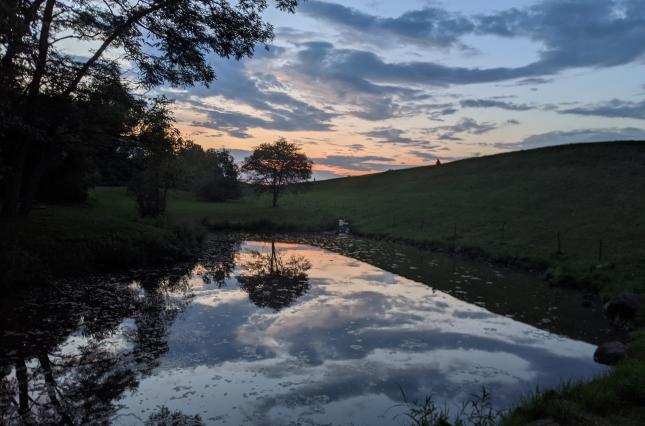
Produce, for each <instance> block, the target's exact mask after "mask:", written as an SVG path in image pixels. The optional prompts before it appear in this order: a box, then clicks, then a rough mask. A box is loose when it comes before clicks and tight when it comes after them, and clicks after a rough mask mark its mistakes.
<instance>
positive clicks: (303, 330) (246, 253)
mask: <svg viewBox="0 0 645 426" xmlns="http://www.w3.org/2000/svg"><path fill="white" fill-rule="evenodd" d="M276 248H277V250H278V251H279V256H280V257H281V258H283V259H289V258H293V257H296V258H297V257H300V256H302V257H303V258H304V259H306V260H307V261H308V262H309V263H310V268H308V270H307V271H306V273H307V275H308V290H307V291H306V292H304V294H302V295H301V296H300V297H299V298H298V299H297V300H293V301H291V300H289V302H288V303H287V304H285V306H284V307H281V308H280V307H277V306H273V307H265V308H258V307H257V306H256V305H254V304H253V303H251V302H250V301H249V297H248V293H247V292H245V291H243V290H240V287H239V283H238V281H239V280H240V278H239V276H240V273H241V271H243V270H244V268H243V267H242V268H241V269H240V267H239V265H245V264H248V263H249V262H253V261H254V256H253V255H252V254H250V252H260V253H264V254H265V256H266V255H268V254H269V253H270V252H271V245H270V244H268V243H257V242H250V243H245V244H244V245H243V246H242V247H241V253H239V254H238V255H237V259H236V264H237V265H238V267H237V268H236V270H235V271H234V272H233V274H231V276H230V277H229V278H227V279H225V280H224V281H223V283H221V284H222V285H218V284H217V283H211V284H210V285H204V280H203V279H202V277H201V275H200V270H199V268H197V269H196V274H195V276H194V277H193V278H191V286H192V291H193V293H194V299H193V302H192V304H191V305H190V306H189V307H188V308H187V309H186V311H185V312H184V313H183V314H182V315H180V316H179V317H178V318H177V320H176V321H175V322H174V324H173V326H172V328H171V330H170V334H169V337H168V345H169V348H170V350H169V352H168V354H167V355H165V356H164V357H163V358H162V359H161V366H160V367H159V368H158V370H157V371H156V372H155V374H154V375H153V376H151V377H149V378H147V379H145V380H143V381H142V382H141V384H140V386H139V389H138V391H137V392H135V393H134V394H133V395H131V396H128V397H126V398H124V399H123V400H122V401H121V403H123V404H125V405H126V406H128V407H130V408H129V409H125V410H123V412H122V413H121V414H124V413H126V412H131V413H133V414H136V415H137V416H139V417H143V418H145V417H146V413H147V411H146V410H147V409H149V408H151V407H154V406H155V405H159V404H165V405H167V406H168V407H170V408H171V409H180V410H182V411H183V412H184V413H190V414H196V413H197V414H200V415H202V418H203V419H204V420H206V421H210V422H215V421H221V422H224V421H226V422H227V423H228V424H240V423H255V424H286V423H289V422H294V423H295V422H303V423H305V424H306V423H308V422H311V423H330V422H331V423H334V424H350V423H353V424H378V423H383V424H391V423H392V421H393V418H394V417H395V416H396V415H397V414H398V413H400V412H401V410H402V408H401V407H396V406H397V404H399V402H400V401H401V389H403V390H404V391H405V393H406V395H407V397H408V398H409V399H416V398H423V397H424V396H426V395H429V394H432V395H434V396H435V397H436V398H437V399H438V400H443V401H447V402H448V403H459V402H461V401H463V400H465V399H467V398H468V396H469V394H471V393H476V392H477V391H478V389H479V388H480V386H481V385H484V384H485V385H488V386H490V387H491V389H493V393H494V398H495V403H496V404H498V405H499V406H506V405H508V404H510V403H511V402H512V401H514V400H515V399H516V398H517V396H518V395H519V393H522V392H530V391H532V390H534V389H535V387H536V386H537V385H540V386H553V385H556V384H557V383H559V382H561V381H563V380H568V379H577V378H583V377H589V376H591V375H593V374H597V373H599V372H601V371H603V368H602V367H600V366H598V365H596V364H594V363H593V361H592V360H591V355H592V353H593V349H594V348H593V346H591V345H589V344H586V343H582V342H577V341H573V340H570V339H567V338H563V337H559V336H557V335H553V334H550V333H547V332H544V331H541V330H539V329H536V328H534V327H531V326H528V325H525V324H522V323H519V322H516V321H514V320H512V319H509V318H506V317H502V316H498V315H495V314H492V313H490V312H488V311H486V310H484V309H482V308H480V307H478V306H475V305H471V304H468V303H465V302H462V301H460V300H458V299H455V298H454V297H451V296H449V295H446V294H445V293H442V292H436V291H433V290H432V289H431V288H429V287H427V286H425V285H422V284H419V283H415V282H413V281H410V280H407V279H405V278H402V277H399V276H397V275H394V274H391V273H389V272H386V271H383V270H380V269H378V268H375V267H373V266H370V265H368V264H365V263H362V262H359V261H356V260H353V259H350V258H346V257H343V256H339V255H337V254H333V253H331V252H327V251H323V250H321V249H317V248H312V247H307V246H297V245H290V244H278V243H276ZM264 291H265V293H266V294H265V296H266V297H269V298H271V297H273V296H274V295H272V294H271V290H264ZM278 293H280V292H279V291H278ZM265 306H266V305H265ZM142 411H143V412H142ZM121 419H126V418H124V417H121ZM398 420H400V421H401V422H403V421H404V418H402V417H400V418H398ZM125 423H127V421H126V422H125Z"/></svg>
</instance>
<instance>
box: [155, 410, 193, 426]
mask: <svg viewBox="0 0 645 426" xmlns="http://www.w3.org/2000/svg"><path fill="white" fill-rule="evenodd" d="M145 425H146V426H203V425H204V422H203V421H202V418H201V417H200V416H199V415H194V416H189V415H186V414H184V413H182V412H181V411H173V412H171V411H170V410H169V409H168V407H166V406H161V407H159V409H158V410H157V411H155V412H154V413H152V414H151V415H150V417H148V420H146V423H145Z"/></svg>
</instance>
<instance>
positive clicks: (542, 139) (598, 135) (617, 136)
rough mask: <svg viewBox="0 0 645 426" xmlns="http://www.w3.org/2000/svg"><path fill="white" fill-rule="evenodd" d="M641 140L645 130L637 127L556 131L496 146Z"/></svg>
mask: <svg viewBox="0 0 645 426" xmlns="http://www.w3.org/2000/svg"><path fill="white" fill-rule="evenodd" d="M625 140H641V141H645V129H639V128H636V127H624V128H605V129H577V130H570V131H554V132H548V133H540V134H537V135H532V136H529V137H527V138H525V139H523V140H521V141H520V142H516V143H508V144H496V145H495V146H496V147H498V148H506V149H532V148H541V147H545V146H552V145H563V144H572V143H585V142H606V141H625Z"/></svg>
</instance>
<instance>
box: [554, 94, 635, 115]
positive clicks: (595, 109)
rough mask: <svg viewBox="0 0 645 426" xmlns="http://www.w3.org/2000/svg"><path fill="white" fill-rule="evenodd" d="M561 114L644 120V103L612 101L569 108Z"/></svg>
mask: <svg viewBox="0 0 645 426" xmlns="http://www.w3.org/2000/svg"><path fill="white" fill-rule="evenodd" d="M560 112H561V113H563V114H578V115H595V116H601V117H616V118H637V119H641V120H643V119H645V101H641V102H628V101H622V100H620V99H612V100H610V101H608V102H603V103H599V104H594V105H588V106H584V107H577V108H569V109H565V110H561V111H560Z"/></svg>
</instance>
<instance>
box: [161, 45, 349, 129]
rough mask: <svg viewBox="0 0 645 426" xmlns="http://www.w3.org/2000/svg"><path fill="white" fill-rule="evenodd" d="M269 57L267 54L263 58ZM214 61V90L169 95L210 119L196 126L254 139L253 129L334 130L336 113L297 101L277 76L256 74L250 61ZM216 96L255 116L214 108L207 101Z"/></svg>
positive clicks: (204, 89)
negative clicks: (247, 109) (241, 106)
mask: <svg viewBox="0 0 645 426" xmlns="http://www.w3.org/2000/svg"><path fill="white" fill-rule="evenodd" d="M276 50H277V52H278V53H275V52H274V54H279V53H280V52H283V50H282V49H276ZM268 55H269V53H264V54H262V55H260V57H263V56H264V57H267V56H268ZM214 60H215V61H216V62H217V66H216V69H217V70H218V80H217V82H216V83H215V84H214V85H213V86H212V87H204V86H195V87H192V88H189V89H188V90H186V91H184V92H171V93H170V95H171V96H172V97H173V98H175V99H177V100H179V101H181V102H184V103H185V104H186V105H189V106H190V107H191V108H193V109H194V110H196V111H199V112H202V113H205V114H206V115H207V116H208V120H206V121H204V120H201V121H199V120H196V121H194V122H193V124H194V125H198V126H203V127H207V128H211V129H215V130H220V131H224V132H226V133H228V134H229V135H230V136H233V137H237V138H249V137H251V135H250V133H249V132H248V131H249V129H251V128H263V129H268V130H281V131H295V130H309V131H329V130H332V129H333V125H332V124H331V120H332V119H333V118H335V117H337V116H338V114H337V113H336V112H334V111H333V110H331V109H330V108H324V109H323V108H319V107H316V106H314V105H311V104H309V103H307V102H305V101H303V100H300V99H296V98H294V97H293V96H291V95H290V94H289V93H287V92H286V90H287V89H288V88H287V87H285V85H284V84H283V83H282V82H281V81H280V80H279V79H278V78H277V77H276V76H275V75H273V74H268V73H253V72H252V71H250V70H249V69H248V61H240V62H238V61H233V60H226V59H214ZM216 96H221V97H223V98H225V99H227V100H229V101H232V102H233V103H235V104H240V105H246V106H248V107H251V108H252V109H253V110H254V113H248V112H240V111H236V110H234V109H232V108H227V109H226V110H224V109H221V108H218V107H214V106H212V104H211V103H209V102H208V98H211V97H216Z"/></svg>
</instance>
